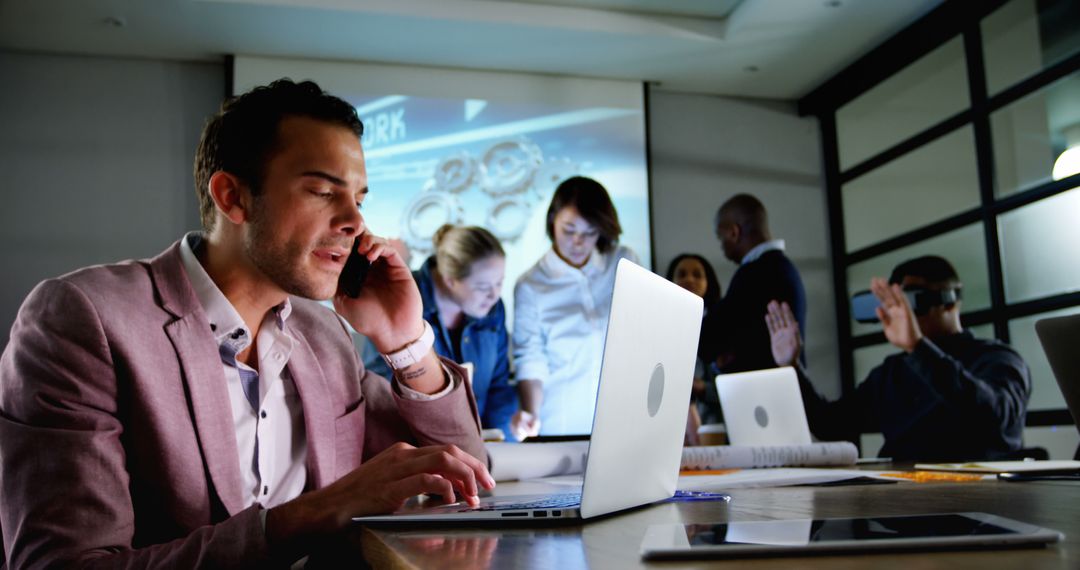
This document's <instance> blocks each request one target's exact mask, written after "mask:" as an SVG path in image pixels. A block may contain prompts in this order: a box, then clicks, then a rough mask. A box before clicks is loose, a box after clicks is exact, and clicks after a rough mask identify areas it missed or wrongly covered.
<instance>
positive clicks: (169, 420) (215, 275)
mask: <svg viewBox="0 0 1080 570" xmlns="http://www.w3.org/2000/svg"><path fill="white" fill-rule="evenodd" d="M362 131H363V125H362V124H361V123H360V121H359V118H358V117H357V116H356V111H355V109H354V108H353V107H352V106H351V105H349V104H348V103H346V102H345V101H342V100H340V99H337V98H335V97H332V96H330V95H328V94H326V93H324V92H323V91H322V90H321V89H319V87H318V86H317V85H315V84H314V83H310V82H305V83H300V84H296V83H293V82H291V81H288V80H282V81H278V82H274V83H273V84H271V85H270V86H268V87H261V88H257V89H255V90H253V91H251V92H249V93H247V94H245V95H242V96H240V97H238V98H236V99H233V100H231V101H228V102H226V103H225V104H224V105H223V107H222V110H221V112H220V113H219V114H218V115H216V116H215V117H214V118H213V119H212V120H211V121H210V122H209V123H208V124H207V126H206V128H205V130H204V131H203V136H202V140H201V142H200V145H199V150H198V153H197V156H196V186H197V187H196V191H197V194H198V196H199V198H200V210H201V215H202V222H203V226H204V232H192V233H189V234H187V235H185V236H184V237H183V238H181V240H180V241H178V242H177V243H176V244H174V245H173V246H172V247H170V248H168V249H167V250H165V251H164V252H163V253H162V254H160V255H159V256H157V257H155V258H153V259H147V260H140V261H127V262H124V263H119V264H115V265H107V266H96V267H90V268H86V269H82V270H79V271H76V272H74V273H70V274H68V275H64V276H61V277H58V278H56V279H49V280H46V281H45V282H43V283H41V284H40V285H38V286H37V287H36V288H35V289H34V291H33V292H31V293H30V295H29V297H28V298H27V299H26V301H25V302H24V304H23V306H22V308H21V309H20V311H19V315H18V317H17V319H16V322H15V325H14V326H13V328H12V331H11V340H10V342H9V344H8V346H7V348H6V350H5V351H4V354H3V357H2V359H0V522H2V528H3V538H4V550H5V553H6V554H7V561H8V564H9V565H10V566H11V567H12V568H23V567H44V566H50V567H52V566H64V567H76V566H77V567H85V566H95V567H97V566H101V567H110V568H116V567H128V568H132V567H172V568H195V567H213V568H238V567H265V566H268V565H280V564H283V565H288V564H289V563H291V562H292V561H293V560H295V559H297V558H299V557H301V556H303V555H305V554H308V553H310V552H311V551H313V550H318V549H319V548H321V545H323V544H325V541H326V540H327V539H328V538H330V537H334V536H335V535H337V534H338V533H339V532H340V531H342V530H343V529H345V528H346V527H347V526H348V525H349V523H350V519H351V517H352V516H354V515H364V514H374V513H386V512H390V511H393V510H395V509H396V508H398V507H399V506H400V505H401V504H402V503H403V501H404V500H405V499H407V498H408V497H411V496H414V495H417V494H421V493H432V494H437V495H440V496H443V497H447V498H450V500H453V499H452V498H453V497H454V496H455V493H456V494H458V495H460V496H462V497H463V498H464V499H465V500H467V501H469V502H470V503H475V502H476V501H477V499H476V497H477V494H478V490H479V489H478V487H486V488H491V487H492V486H494V481H493V480H492V479H491V477H490V475H489V474H488V472H487V469H486V467H485V462H486V454H485V452H484V448H483V444H482V442H481V440H480V436H479V433H480V429H479V424H478V421H477V415H476V406H475V402H474V399H473V397H472V394H471V392H470V391H469V388H468V385H467V383H466V382H464V380H463V379H464V371H463V370H461V369H460V368H459V367H457V366H456V365H454V364H453V363H450V362H448V361H440V359H439V358H438V357H437V356H436V355H435V353H434V351H433V350H432V349H431V345H432V335H431V329H430V327H428V326H426V325H425V323H424V321H423V319H422V314H421V312H422V305H421V300H420V295H419V292H418V291H417V288H416V284H415V282H414V281H413V279H412V275H411V273H410V271H409V268H408V267H407V266H406V265H405V263H404V262H403V261H402V260H401V258H400V257H399V255H398V254H397V253H396V252H395V251H394V250H393V248H391V247H389V246H388V244H387V242H386V241H385V240H384V239H382V238H379V237H377V236H374V235H372V234H371V233H370V232H368V231H367V228H366V226H365V225H364V219H363V216H361V215H360V213H359V206H360V203H361V202H362V201H363V199H364V197H365V195H366V193H367V191H368V188H367V174H366V170H365V166H364V154H363V149H362V148H361V146H360V135H361V134H362ZM354 240H356V241H355V245H354ZM354 247H355V248H356V249H357V251H358V252H359V253H360V254H362V255H364V256H366V257H367V258H368V260H370V261H371V262H372V266H371V271H370V273H369V275H368V279H367V282H366V283H365V284H364V287H363V289H362V291H361V293H360V295H359V296H358V297H356V298H351V297H348V296H346V295H344V294H343V293H342V292H341V291H339V289H338V276H339V274H340V273H341V271H342V268H343V266H344V264H345V260H346V258H347V257H348V255H349V253H350V249H351V248H354ZM330 298H333V299H334V306H335V308H336V309H337V313H338V314H337V315H335V314H334V313H333V312H331V311H330V310H329V309H327V308H326V307H323V306H322V305H320V304H319V303H317V302H315V301H313V300H312V299H330ZM338 315H340V316H338ZM346 321H347V322H348V323H349V324H350V325H352V326H353V327H354V328H355V329H356V330H358V331H360V332H361V333H363V334H365V335H367V336H368V338H370V339H371V340H372V342H374V343H375V346H376V347H377V348H378V350H379V351H380V352H382V353H383V354H384V356H385V357H386V358H387V360H388V361H389V363H390V367H391V369H392V370H393V379H392V382H387V381H386V380H385V379H383V378H380V377H378V376H375V375H374V374H371V373H370V372H367V371H365V370H364V368H363V366H362V365H361V364H360V362H359V359H358V357H357V355H356V353H355V349H354V348H353V344H352V342H351V339H350V337H349V332H348V330H347V328H346V327H345V325H344V323H345V322H346ZM414 446H418V447H414Z"/></svg>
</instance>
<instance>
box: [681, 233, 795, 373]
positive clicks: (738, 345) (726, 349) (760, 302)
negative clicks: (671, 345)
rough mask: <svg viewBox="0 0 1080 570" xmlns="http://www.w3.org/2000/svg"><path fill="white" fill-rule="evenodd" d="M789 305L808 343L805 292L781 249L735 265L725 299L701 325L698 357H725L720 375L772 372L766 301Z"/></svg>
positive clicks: (793, 267) (709, 313)
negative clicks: (762, 370) (744, 372)
mask: <svg viewBox="0 0 1080 570" xmlns="http://www.w3.org/2000/svg"><path fill="white" fill-rule="evenodd" d="M772 300H777V301H787V303H788V304H789V305H791V310H792V312H794V313H795V318H796V319H797V320H798V321H799V332H800V333H802V334H803V338H804V339H805V338H806V330H805V326H806V291H805V290H804V289H803V284H802V279H800V278H799V271H798V270H797V269H795V265H794V264H792V263H791V260H789V259H788V258H787V256H786V255H784V252H782V251H780V250H771V251H767V252H765V253H763V254H762V255H761V257H759V258H757V259H755V260H754V261H751V262H750V263H747V264H746V265H741V266H739V269H738V270H737V271H735V275H733V276H732V277H731V284H730V285H728V288H727V291H726V292H725V294H724V298H723V299H722V300H721V301H720V303H718V304H717V306H716V307H715V308H712V309H710V310H709V312H708V314H707V315H706V316H705V320H704V321H703V322H702V324H701V340H700V342H699V343H698V355H699V356H700V357H701V359H702V360H704V361H705V363H706V364H709V363H712V362H715V361H716V357H717V356H721V355H726V356H727V358H728V362H727V363H726V364H725V365H724V367H723V369H722V371H723V372H743V371H746V370H759V369H761V368H774V367H775V366H776V362H775V361H774V360H773V357H772V347H771V345H770V340H769V328H768V326H766V325H765V313H766V312H767V307H768V305H769V301H772Z"/></svg>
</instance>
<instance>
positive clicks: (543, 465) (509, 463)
mask: <svg viewBox="0 0 1080 570" xmlns="http://www.w3.org/2000/svg"><path fill="white" fill-rule="evenodd" d="M485 447H487V452H488V456H489V457H491V476H492V477H494V478H495V480H496V481H515V480H522V479H536V478H539V477H551V476H553V475H572V474H575V473H582V472H584V471H585V458H586V457H588V455H589V442H588V441H555V442H547V443H499V442H491V443H487V444H485Z"/></svg>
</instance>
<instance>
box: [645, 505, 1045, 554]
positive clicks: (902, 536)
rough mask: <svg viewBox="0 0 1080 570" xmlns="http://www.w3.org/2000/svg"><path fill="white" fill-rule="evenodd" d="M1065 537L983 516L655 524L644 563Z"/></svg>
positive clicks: (649, 532) (1022, 542)
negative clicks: (649, 560) (675, 559)
mask: <svg viewBox="0 0 1080 570" xmlns="http://www.w3.org/2000/svg"><path fill="white" fill-rule="evenodd" d="M1062 538H1063V535H1062V534H1061V533H1060V532H1058V531H1056V530H1051V529H1046V528H1041V527H1038V526H1035V525H1031V524H1027V523H1023V522H1020V521H1016V520H1012V519H1007V518H1005V517H999V516H995V515H990V514H986V513H947V514H931V515H908V516H884V517H865V518H850V519H816V520H811V519H798V520H777V521H754V522H729V523H717V524H690V525H684V524H666V525H653V526H650V527H649V528H648V530H647V531H646V532H645V538H644V540H643V541H642V543H641V554H642V557H644V558H646V559H671V558H725V557H734V556H805V555H807V554H811V553H823V552H829V553H844V552H856V551H859V552H861V551H868V550H886V551H897V550H925V549H942V548H995V547H997V548H1003V547H1013V546H1020V545H1030V546H1042V545H1046V544H1050V543H1054V542H1058V541H1060V540H1061V539H1062Z"/></svg>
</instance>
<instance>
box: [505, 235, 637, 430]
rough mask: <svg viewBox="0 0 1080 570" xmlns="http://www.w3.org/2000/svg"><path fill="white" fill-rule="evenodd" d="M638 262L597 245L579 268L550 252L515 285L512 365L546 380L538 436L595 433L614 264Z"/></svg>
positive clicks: (624, 251)
mask: <svg viewBox="0 0 1080 570" xmlns="http://www.w3.org/2000/svg"><path fill="white" fill-rule="evenodd" d="M624 257H625V258H627V259H629V260H630V261H633V262H634V263H637V262H638V257H637V255H636V254H635V253H634V252H633V251H632V250H630V249H629V248H627V247H623V246H618V247H616V248H615V250H614V251H612V252H611V253H608V254H606V255H604V254H601V253H600V252H598V251H596V252H593V254H592V255H591V256H589V260H588V261H587V262H586V263H585V265H584V266H583V267H582V268H581V269H578V268H575V267H573V266H571V265H570V264H568V263H566V262H565V261H563V260H562V258H560V257H559V256H558V254H556V253H555V250H554V249H550V250H548V252H547V253H546V254H544V256H543V257H541V258H540V260H539V261H537V262H536V264H535V265H533V266H532V267H531V268H529V270H528V271H526V272H525V273H523V274H522V275H521V277H519V278H518V281H517V284H516V285H515V286H514V332H513V345H514V366H515V370H516V372H515V377H516V378H517V379H518V380H539V381H541V382H543V383H544V402H543V404H542V406H541V408H540V433H541V434H542V435H564V434H588V433H589V432H590V431H592V419H593V411H594V407H595V404H596V391H597V387H598V385H599V382H600V362H601V357H602V356H603V351H604V336H605V333H606V331H607V319H608V313H609V312H610V310H611V293H612V289H613V288H614V286H615V268H616V266H618V261H619V259H621V258H624Z"/></svg>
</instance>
